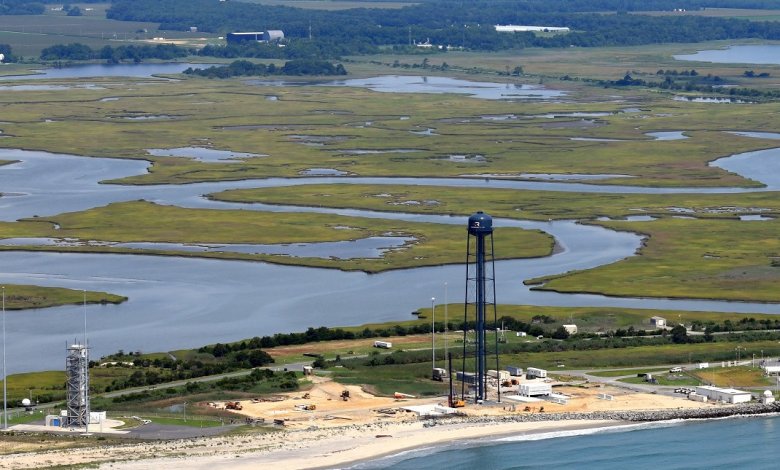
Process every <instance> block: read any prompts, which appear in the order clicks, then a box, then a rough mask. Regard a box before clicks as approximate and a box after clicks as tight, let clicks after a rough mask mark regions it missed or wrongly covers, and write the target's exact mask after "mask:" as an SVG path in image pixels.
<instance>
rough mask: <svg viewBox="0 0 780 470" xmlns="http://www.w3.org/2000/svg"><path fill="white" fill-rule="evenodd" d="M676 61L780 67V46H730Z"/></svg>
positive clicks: (687, 55)
mask: <svg viewBox="0 0 780 470" xmlns="http://www.w3.org/2000/svg"><path fill="white" fill-rule="evenodd" d="M674 58H675V59H676V60H687V61H691V60H693V61H697V62H713V63H717V64H767V65H770V64H774V65H780V45H778V44H760V45H758V44H757V45H745V46H729V47H728V48H726V49H716V50H706V51H698V52H696V53H695V54H680V55H675V56H674Z"/></svg>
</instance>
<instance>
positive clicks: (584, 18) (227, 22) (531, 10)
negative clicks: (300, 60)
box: [107, 0, 780, 57]
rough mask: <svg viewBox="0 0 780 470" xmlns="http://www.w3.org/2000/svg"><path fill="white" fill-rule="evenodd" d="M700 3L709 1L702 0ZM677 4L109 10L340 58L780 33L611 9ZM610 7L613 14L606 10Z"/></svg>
mask: <svg viewBox="0 0 780 470" xmlns="http://www.w3.org/2000/svg"><path fill="white" fill-rule="evenodd" d="M694 3H696V4H699V5H702V6H705V5H704V2H694ZM715 3H718V4H720V5H731V6H733V7H744V8H758V7H762V6H767V7H769V6H768V5H770V4H771V2H764V1H758V0H757V1H752V2H749V1H739V0H732V1H721V2H717V1H716V2H715ZM715 3H713V2H711V1H708V2H707V4H706V6H708V7H712V6H715ZM686 4H691V2H686ZM675 5H676V6H675ZM692 7H693V6H692ZM774 7H776V5H774ZM672 8H679V5H678V4H676V3H675V2H672V1H661V0H648V1H646V2H639V1H633V2H630V1H622V0H621V1H617V0H602V1H598V0H597V1H593V2H591V1H590V0H580V1H576V2H575V1H570V0H565V1H564V0H558V1H553V2H549V1H547V0H545V1H541V0H538V1H537V0H531V1H524V2H520V1H517V0H514V1H509V0H506V1H501V0H490V1H486V0H475V1H469V2H451V1H429V2H422V3H417V4H414V5H412V6H409V7H405V8H401V9H397V10H387V9H349V10H339V11H325V10H300V9H296V8H289V7H280V6H271V5H257V4H249V3H240V2H214V1H212V0H117V1H115V2H114V3H113V4H112V6H111V8H110V9H109V10H108V12H107V16H108V17H109V18H112V19H117V20H124V21H149V22H155V23H160V28H161V29H173V30H188V29H189V28H190V27H192V26H197V27H198V29H199V30H202V31H210V32H215V33H226V32H230V31H259V30H266V29H282V30H284V32H285V35H286V36H287V37H291V38H297V39H303V38H308V37H309V33H310V31H311V33H312V34H313V36H314V37H315V38H316V40H317V41H323V40H325V41H329V42H330V47H329V50H331V48H334V47H337V48H338V49H340V50H341V52H340V54H345V53H347V52H345V51H348V53H351V54H356V53H360V52H359V51H360V50H361V49H364V48H366V47H369V48H370V47H378V46H387V45H391V46H408V45H409V39H410V38H409V36H410V34H411V36H412V37H413V38H414V39H416V40H418V41H423V40H425V39H426V38H429V39H430V40H431V42H433V43H434V44H441V45H453V46H461V47H464V48H466V49H471V50H501V49H510V48H523V47H569V46H578V47H602V46H625V45H639V44H654V43H666V42H686V43H687V42H700V41H708V40H716V39H737V38H759V39H780V23H778V22H772V21H765V22H753V21H748V20H743V19H734V18H713V17H703V16H687V15H678V16H650V15H642V14H626V13H622V14H621V13H618V14H614V12H615V11H628V10H641V11H647V10H654V9H661V10H671V9H672ZM769 8H771V7H769ZM604 11H609V12H613V13H610V14H603V13H602V12H604ZM583 12H584V13H583ZM508 23H509V24H526V25H527V24H531V25H543V26H567V27H569V28H570V29H571V33H569V34H560V35H553V36H537V35H536V34H534V33H530V32H521V33H514V34H512V33H499V32H496V31H495V28H494V25H496V24H508ZM337 54H338V53H336V52H335V50H334V51H332V52H331V53H330V54H329V55H330V57H337V56H338V55H337Z"/></svg>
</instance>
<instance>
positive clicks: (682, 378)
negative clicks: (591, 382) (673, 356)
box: [620, 374, 702, 387]
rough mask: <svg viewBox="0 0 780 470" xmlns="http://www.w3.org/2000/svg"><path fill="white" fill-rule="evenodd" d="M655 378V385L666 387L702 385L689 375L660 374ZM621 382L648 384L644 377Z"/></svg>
mask: <svg viewBox="0 0 780 470" xmlns="http://www.w3.org/2000/svg"><path fill="white" fill-rule="evenodd" d="M653 378H654V379H655V380H656V383H655V384H653V385H665V386H673V387H675V386H677V387H695V386H697V385H702V383H701V381H700V380H698V379H697V378H696V377H693V376H690V375H687V374H660V375H655V374H653ZM620 382H625V383H629V384H646V383H647V381H646V380H645V378H644V377H629V378H625V379H620Z"/></svg>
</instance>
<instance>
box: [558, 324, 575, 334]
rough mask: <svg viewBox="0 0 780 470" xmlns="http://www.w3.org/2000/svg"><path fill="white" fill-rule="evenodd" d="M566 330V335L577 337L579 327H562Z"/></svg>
mask: <svg viewBox="0 0 780 470" xmlns="http://www.w3.org/2000/svg"><path fill="white" fill-rule="evenodd" d="M561 326H562V327H563V329H564V330H566V333H569V334H570V335H576V334H577V325H561Z"/></svg>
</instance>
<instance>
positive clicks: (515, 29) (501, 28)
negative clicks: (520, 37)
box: [496, 24, 571, 33]
mask: <svg viewBox="0 0 780 470" xmlns="http://www.w3.org/2000/svg"><path fill="white" fill-rule="evenodd" d="M496 31H498V32H499V33H524V32H529V31H530V32H542V33H568V32H569V31H571V30H570V29H569V28H567V27H565V26H564V27H561V26H524V25H516V24H507V25H500V24H497V25H496Z"/></svg>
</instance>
